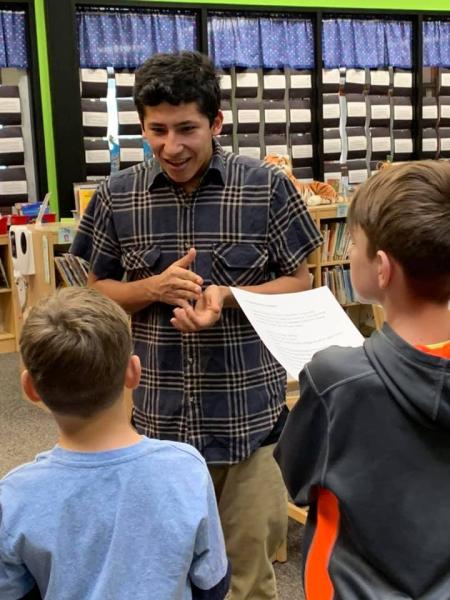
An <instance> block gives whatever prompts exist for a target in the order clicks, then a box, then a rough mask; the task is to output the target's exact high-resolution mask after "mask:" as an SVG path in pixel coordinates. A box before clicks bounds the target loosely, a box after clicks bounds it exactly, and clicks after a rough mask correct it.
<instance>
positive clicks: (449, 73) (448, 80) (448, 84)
mask: <svg viewBox="0 0 450 600" xmlns="http://www.w3.org/2000/svg"><path fill="white" fill-rule="evenodd" d="M438 94H439V96H450V69H445V68H444V67H439V72H438Z"/></svg>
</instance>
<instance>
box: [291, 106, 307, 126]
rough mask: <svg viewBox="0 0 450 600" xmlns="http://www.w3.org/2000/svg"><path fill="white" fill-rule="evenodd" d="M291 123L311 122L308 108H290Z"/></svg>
mask: <svg viewBox="0 0 450 600" xmlns="http://www.w3.org/2000/svg"><path fill="white" fill-rule="evenodd" d="M289 114H290V119H291V123H311V110H310V109H309V108H291V110H290V111H289Z"/></svg>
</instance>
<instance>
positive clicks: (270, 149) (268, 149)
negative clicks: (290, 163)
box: [266, 144, 289, 156]
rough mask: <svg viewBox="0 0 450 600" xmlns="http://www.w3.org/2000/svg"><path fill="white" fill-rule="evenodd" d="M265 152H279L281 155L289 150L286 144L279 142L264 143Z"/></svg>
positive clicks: (285, 154)
mask: <svg viewBox="0 0 450 600" xmlns="http://www.w3.org/2000/svg"><path fill="white" fill-rule="evenodd" d="M266 154H281V155H282V156H287V155H288V154H289V152H288V149H287V146H284V145H280V144H272V145H267V144H266Z"/></svg>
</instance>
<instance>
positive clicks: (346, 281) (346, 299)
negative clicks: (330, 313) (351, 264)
mask: <svg viewBox="0 0 450 600" xmlns="http://www.w3.org/2000/svg"><path fill="white" fill-rule="evenodd" d="M322 285H326V286H328V287H329V288H330V290H331V291H332V293H333V294H334V296H336V299H337V301H338V302H339V304H351V303H352V302H356V301H357V300H356V296H355V293H354V291H353V286H352V282H351V279H350V269H344V268H343V267H342V266H336V267H332V268H328V267H325V268H323V269H322Z"/></svg>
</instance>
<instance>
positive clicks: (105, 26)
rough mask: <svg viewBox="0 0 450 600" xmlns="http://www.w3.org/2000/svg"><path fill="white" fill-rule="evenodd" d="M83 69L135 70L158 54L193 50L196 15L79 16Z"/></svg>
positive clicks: (142, 13)
mask: <svg viewBox="0 0 450 600" xmlns="http://www.w3.org/2000/svg"><path fill="white" fill-rule="evenodd" d="M77 24H78V45H79V51H80V66H81V67H83V68H91V69H95V68H105V67H115V68H116V69H135V68H136V67H138V66H139V65H141V64H142V63H143V62H144V61H145V60H146V59H147V58H149V57H150V56H151V55H152V54H155V53H156V52H176V51H178V50H194V49H195V48H196V40H197V32H196V24H197V23H196V18H195V15H194V14H192V13H191V14H189V13H186V12H180V11H177V12H175V11H158V12H152V13H144V12H135V13H133V12H106V11H105V12H98V11H97V12H95V13H88V12H81V13H77Z"/></svg>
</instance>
